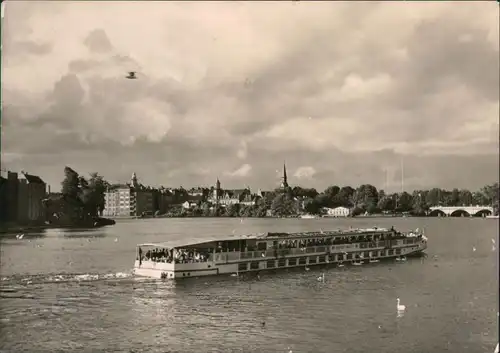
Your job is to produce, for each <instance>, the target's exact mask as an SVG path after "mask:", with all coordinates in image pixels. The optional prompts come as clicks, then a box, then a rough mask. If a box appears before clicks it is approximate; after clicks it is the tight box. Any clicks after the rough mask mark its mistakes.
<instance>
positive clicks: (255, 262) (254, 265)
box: [250, 261, 259, 270]
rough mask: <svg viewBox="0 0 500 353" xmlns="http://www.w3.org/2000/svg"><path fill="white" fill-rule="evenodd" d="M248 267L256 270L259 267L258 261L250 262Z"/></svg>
mask: <svg viewBox="0 0 500 353" xmlns="http://www.w3.org/2000/svg"><path fill="white" fill-rule="evenodd" d="M250 269H252V270H258V269H259V262H258V261H253V262H251V263H250Z"/></svg>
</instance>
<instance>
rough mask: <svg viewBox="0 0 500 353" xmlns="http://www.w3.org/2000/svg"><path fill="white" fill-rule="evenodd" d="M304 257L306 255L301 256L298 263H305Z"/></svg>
mask: <svg viewBox="0 0 500 353" xmlns="http://www.w3.org/2000/svg"><path fill="white" fill-rule="evenodd" d="M306 259H307V258H306V257H301V258H300V259H299V265H305V264H306Z"/></svg>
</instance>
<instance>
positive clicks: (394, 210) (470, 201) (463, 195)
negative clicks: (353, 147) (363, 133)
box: [167, 183, 499, 217]
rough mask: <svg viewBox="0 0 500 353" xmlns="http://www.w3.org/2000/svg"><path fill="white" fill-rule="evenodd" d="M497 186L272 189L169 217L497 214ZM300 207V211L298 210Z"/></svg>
mask: <svg viewBox="0 0 500 353" xmlns="http://www.w3.org/2000/svg"><path fill="white" fill-rule="evenodd" d="M498 195H499V190H498V183H494V184H492V185H486V186H484V187H483V188H481V190H479V191H475V192H471V191H469V190H458V189H453V190H444V189H440V188H433V189H430V190H415V191H413V192H412V193H411V194H410V193H408V192H401V193H391V194H388V193H385V191H384V190H377V188H376V187H375V186H373V185H370V184H364V185H361V186H359V187H358V188H356V189H354V188H353V187H351V186H343V187H339V186H330V187H328V188H326V189H325V190H324V191H323V192H318V191H317V190H316V189H314V188H301V187H299V186H296V187H293V188H285V189H276V190H274V191H273V192H270V193H267V194H265V195H264V196H263V197H262V198H259V199H258V200H257V201H256V203H255V205H252V206H248V205H242V204H232V205H228V206H227V207H217V205H215V207H212V206H213V205H212V206H211V205H210V204H209V203H207V202H199V203H198V204H197V205H196V206H195V207H193V208H192V209H187V210H186V209H182V208H174V209H171V210H170V212H169V213H168V214H167V215H170V216H181V217H182V216H227V217H264V216H266V214H268V212H267V211H268V210H270V212H271V214H272V215H273V216H282V217H287V216H294V215H297V214H299V209H303V212H304V213H309V214H314V215H318V214H321V213H322V211H323V210H324V208H336V207H345V208H348V209H350V212H351V213H350V214H351V215H352V216H356V215H360V214H365V213H367V214H381V213H389V214H398V213H409V214H412V215H415V216H423V215H426V214H427V213H428V211H429V209H430V207H433V206H470V205H481V206H492V207H493V209H494V210H495V213H496V214H498ZM302 206H303V207H302Z"/></svg>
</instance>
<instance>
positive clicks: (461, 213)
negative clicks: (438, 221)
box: [450, 208, 470, 217]
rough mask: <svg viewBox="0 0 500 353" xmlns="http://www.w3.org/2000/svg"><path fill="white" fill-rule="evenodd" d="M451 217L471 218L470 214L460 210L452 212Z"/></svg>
mask: <svg viewBox="0 0 500 353" xmlns="http://www.w3.org/2000/svg"><path fill="white" fill-rule="evenodd" d="M450 217H470V213H469V212H467V211H466V210H463V209H461V208H460V209H458V210H455V211H453V212H451V213H450Z"/></svg>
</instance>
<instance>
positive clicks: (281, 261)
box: [278, 259, 286, 267]
mask: <svg viewBox="0 0 500 353" xmlns="http://www.w3.org/2000/svg"><path fill="white" fill-rule="evenodd" d="M285 266H286V259H279V260H278V267H285Z"/></svg>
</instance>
